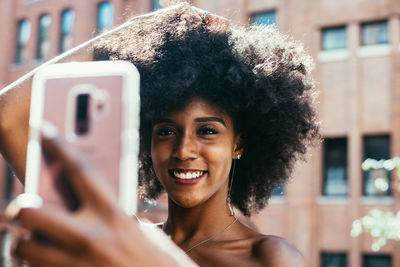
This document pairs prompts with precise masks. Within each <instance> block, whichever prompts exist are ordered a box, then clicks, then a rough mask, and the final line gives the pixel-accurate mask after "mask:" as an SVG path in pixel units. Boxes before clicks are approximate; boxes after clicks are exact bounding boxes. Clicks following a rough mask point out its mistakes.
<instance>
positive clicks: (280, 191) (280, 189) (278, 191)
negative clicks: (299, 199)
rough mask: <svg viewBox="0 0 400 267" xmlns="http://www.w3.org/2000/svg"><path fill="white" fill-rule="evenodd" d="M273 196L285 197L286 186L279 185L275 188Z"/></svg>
mask: <svg viewBox="0 0 400 267" xmlns="http://www.w3.org/2000/svg"><path fill="white" fill-rule="evenodd" d="M271 195H272V196H284V195H285V184H284V183H279V184H277V185H276V186H275V188H274V190H272V192H271Z"/></svg>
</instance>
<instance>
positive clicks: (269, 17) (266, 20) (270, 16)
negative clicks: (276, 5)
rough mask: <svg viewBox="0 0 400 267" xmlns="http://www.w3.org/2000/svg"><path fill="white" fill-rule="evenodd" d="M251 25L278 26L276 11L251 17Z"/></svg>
mask: <svg viewBox="0 0 400 267" xmlns="http://www.w3.org/2000/svg"><path fill="white" fill-rule="evenodd" d="M250 23H251V24H264V25H276V16H275V11H268V12H263V13H257V14H253V15H251V17H250Z"/></svg>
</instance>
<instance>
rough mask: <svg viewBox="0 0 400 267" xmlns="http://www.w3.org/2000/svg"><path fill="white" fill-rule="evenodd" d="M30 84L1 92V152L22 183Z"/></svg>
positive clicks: (29, 82) (28, 82) (26, 83)
mask: <svg viewBox="0 0 400 267" xmlns="http://www.w3.org/2000/svg"><path fill="white" fill-rule="evenodd" d="M30 84H31V81H30V80H28V81H26V82H25V83H24V84H23V85H20V86H18V87H14V88H11V89H9V90H6V91H5V90H2V91H0V152H1V154H2V155H3V157H4V158H5V159H6V160H7V162H8V163H9V164H10V166H11V167H12V168H13V170H14V172H15V174H16V175H17V176H18V178H19V179H20V181H21V182H24V177H25V162H26V146H27V142H28V129H29V127H28V122H29V107H30V93H31V90H30Z"/></svg>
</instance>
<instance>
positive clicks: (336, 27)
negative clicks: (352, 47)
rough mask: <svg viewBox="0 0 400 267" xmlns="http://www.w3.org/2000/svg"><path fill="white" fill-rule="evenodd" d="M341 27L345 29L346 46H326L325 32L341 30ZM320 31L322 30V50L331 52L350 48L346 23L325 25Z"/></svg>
mask: <svg viewBox="0 0 400 267" xmlns="http://www.w3.org/2000/svg"><path fill="white" fill-rule="evenodd" d="M339 29H343V30H344V31H343V32H344V42H343V43H344V46H336V47H334V48H326V47H325V46H324V44H325V41H324V40H325V39H324V36H325V34H326V33H327V32H329V31H335V30H339ZM320 32H321V44H320V45H321V47H320V50H321V51H324V52H328V51H329V52H330V51H338V50H339V51H340V50H347V49H348V40H347V26H346V25H336V26H329V27H323V28H321V30H320Z"/></svg>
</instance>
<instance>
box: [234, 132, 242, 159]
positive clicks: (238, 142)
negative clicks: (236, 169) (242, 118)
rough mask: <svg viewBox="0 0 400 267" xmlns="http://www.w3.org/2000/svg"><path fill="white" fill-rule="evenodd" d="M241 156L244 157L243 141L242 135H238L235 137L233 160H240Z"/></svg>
mask: <svg viewBox="0 0 400 267" xmlns="http://www.w3.org/2000/svg"><path fill="white" fill-rule="evenodd" d="M239 155H243V139H242V135H241V134H238V135H236V137H235V143H234V147H233V155H232V158H233V159H238V157H239V158H240V156H239Z"/></svg>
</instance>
